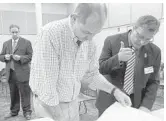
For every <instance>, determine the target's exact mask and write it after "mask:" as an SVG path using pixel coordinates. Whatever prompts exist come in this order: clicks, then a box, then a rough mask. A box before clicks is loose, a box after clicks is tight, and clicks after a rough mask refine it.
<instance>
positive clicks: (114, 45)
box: [96, 15, 161, 116]
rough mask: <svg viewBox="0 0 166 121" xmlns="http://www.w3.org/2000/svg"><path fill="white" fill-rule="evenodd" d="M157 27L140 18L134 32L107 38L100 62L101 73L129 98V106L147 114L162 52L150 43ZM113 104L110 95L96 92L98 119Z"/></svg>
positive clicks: (153, 20) (149, 19) (150, 19)
mask: <svg viewBox="0 0 166 121" xmlns="http://www.w3.org/2000/svg"><path fill="white" fill-rule="evenodd" d="M159 26H160V23H159V21H158V20H157V19H156V18H155V17H153V16H151V15H146V16H142V17H140V18H139V19H138V21H137V22H136V23H135V25H134V28H133V30H130V31H128V32H126V33H122V34H117V35H113V36H109V37H107V38H106V40H105V43H104V47H103V50H102V53H101V56H100V59H99V65H100V68H99V69H100V73H102V74H103V75H105V78H107V80H109V81H110V82H111V83H112V84H114V85H116V86H117V87H119V88H120V89H121V90H123V91H124V92H125V93H127V94H128V95H129V96H130V98H131V101H132V107H134V108H139V109H141V110H143V111H146V112H149V111H150V110H151V108H152V106H153V103H154V101H155V97H156V92H157V89H158V85H159V74H158V73H159V68H160V61H161V52H160V49H159V48H158V47H157V46H156V45H154V44H153V43H152V41H153V37H154V35H155V34H156V33H157V32H158V30H159ZM133 57H134V58H133ZM131 58H133V59H131ZM131 61H133V62H132V63H130V62H131ZM115 101H116V100H115V98H114V96H113V95H112V96H110V95H108V94H107V93H106V92H103V91H99V95H98V98H97V102H96V107H97V108H98V110H99V116H100V115H101V114H102V113H103V112H104V110H105V109H106V108H108V107H109V106H110V105H111V104H113V103H114V102H115Z"/></svg>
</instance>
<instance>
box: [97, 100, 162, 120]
mask: <svg viewBox="0 0 166 121" xmlns="http://www.w3.org/2000/svg"><path fill="white" fill-rule="evenodd" d="M97 121H162V120H160V119H159V118H158V117H155V116H153V115H151V114H150V113H146V112H144V111H141V110H138V109H135V108H132V107H124V106H122V105H121V104H120V103H118V102H116V103H114V104H113V105H111V106H110V107H109V108H108V109H106V110H105V111H104V113H103V114H102V115H101V116H100V117H99V119H98V120H97Z"/></svg>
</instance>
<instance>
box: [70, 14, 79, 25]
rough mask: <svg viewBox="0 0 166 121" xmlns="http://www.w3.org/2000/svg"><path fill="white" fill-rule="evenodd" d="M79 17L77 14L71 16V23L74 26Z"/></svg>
mask: <svg viewBox="0 0 166 121" xmlns="http://www.w3.org/2000/svg"><path fill="white" fill-rule="evenodd" d="M77 18H78V17H77V15H76V14H71V23H72V24H74V23H75V22H76V20H77Z"/></svg>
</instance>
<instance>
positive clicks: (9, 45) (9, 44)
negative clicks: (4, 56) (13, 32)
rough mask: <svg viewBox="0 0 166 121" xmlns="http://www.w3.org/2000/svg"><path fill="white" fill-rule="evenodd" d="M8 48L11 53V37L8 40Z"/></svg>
mask: <svg viewBox="0 0 166 121" xmlns="http://www.w3.org/2000/svg"><path fill="white" fill-rule="evenodd" d="M8 48H9V53H10V54H12V39H10V40H9V43H8Z"/></svg>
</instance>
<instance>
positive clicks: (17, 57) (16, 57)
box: [13, 55, 21, 61]
mask: <svg viewBox="0 0 166 121" xmlns="http://www.w3.org/2000/svg"><path fill="white" fill-rule="evenodd" d="M20 58H21V57H20V56H19V55H13V59H14V60H15V61H19V60H20Z"/></svg>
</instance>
